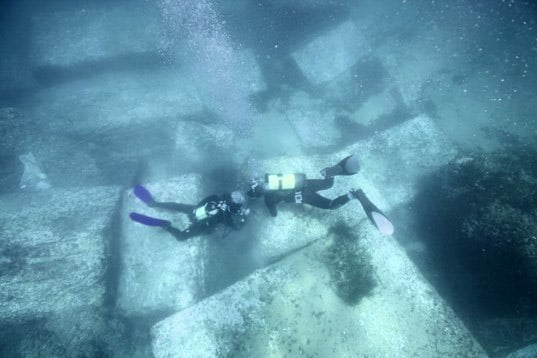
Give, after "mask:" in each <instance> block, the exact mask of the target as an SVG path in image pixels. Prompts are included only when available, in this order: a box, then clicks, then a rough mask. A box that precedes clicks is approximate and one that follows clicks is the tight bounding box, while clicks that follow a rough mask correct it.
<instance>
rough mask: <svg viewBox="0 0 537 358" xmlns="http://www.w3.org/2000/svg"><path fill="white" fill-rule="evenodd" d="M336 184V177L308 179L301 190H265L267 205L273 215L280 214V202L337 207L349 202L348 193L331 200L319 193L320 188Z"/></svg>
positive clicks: (318, 206)
mask: <svg viewBox="0 0 537 358" xmlns="http://www.w3.org/2000/svg"><path fill="white" fill-rule="evenodd" d="M333 185H334V178H333V177H329V178H325V179H306V180H305V182H304V186H303V187H302V189H300V190H274V191H265V193H264V196H265V205H266V206H267V208H268V210H269V211H270V214H271V215H272V216H277V215H278V209H277V208H276V206H277V204H278V203H280V202H282V201H283V202H286V203H297V204H309V205H311V206H315V207H317V208H321V209H337V208H339V207H341V206H343V205H345V204H347V203H348V202H349V200H350V198H349V197H348V196H347V194H344V195H340V196H338V197H337V198H335V199H333V200H331V199H328V198H325V197H324V196H322V195H320V194H318V193H317V192H318V191H319V190H325V189H329V188H331V187H332V186H333Z"/></svg>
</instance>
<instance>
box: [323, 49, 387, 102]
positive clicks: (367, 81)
mask: <svg viewBox="0 0 537 358" xmlns="http://www.w3.org/2000/svg"><path fill="white" fill-rule="evenodd" d="M385 72H386V71H385V69H384V66H383V64H382V62H381V61H380V60H379V59H378V58H376V57H371V56H368V57H365V58H360V59H358V60H357V61H356V62H355V63H354V64H353V65H352V66H350V67H349V68H348V69H347V70H345V71H343V72H342V73H341V74H339V75H338V76H336V77H335V78H334V79H332V80H330V81H328V82H327V83H326V84H324V85H323V86H322V91H323V94H324V98H326V99H327V100H329V101H331V102H332V103H334V104H335V106H336V107H338V108H343V109H346V110H348V111H354V110H356V109H357V108H358V107H359V106H360V105H361V104H362V103H364V102H365V101H366V100H367V99H368V98H369V97H371V96H373V95H375V94H378V93H380V92H382V91H383V90H384V89H385V80H386V74H385Z"/></svg>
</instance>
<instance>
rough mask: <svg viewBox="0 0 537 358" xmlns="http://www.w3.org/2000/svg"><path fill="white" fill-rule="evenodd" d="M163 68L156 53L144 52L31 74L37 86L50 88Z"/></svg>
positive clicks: (42, 70) (50, 66) (36, 71)
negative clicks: (67, 83) (106, 75)
mask: <svg viewBox="0 0 537 358" xmlns="http://www.w3.org/2000/svg"><path fill="white" fill-rule="evenodd" d="M163 66H164V64H163V62H162V59H161V57H160V56H159V54H158V53H154V52H146V53H139V54H125V55H119V56H115V57H110V58H106V59H102V60H94V61H91V60H87V61H84V62H80V63H77V64H73V65H66V66H55V65H49V66H40V67H37V68H35V69H34V70H33V71H32V72H33V77H34V79H35V80H36V82H37V83H38V84H39V85H41V86H43V87H50V86H53V85H57V84H60V83H64V82H70V81H75V80H80V79H86V78H93V77H95V76H96V75H99V74H104V73H111V72H117V71H140V70H152V69H156V68H160V67H163Z"/></svg>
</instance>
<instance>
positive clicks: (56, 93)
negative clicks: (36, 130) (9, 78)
mask: <svg viewBox="0 0 537 358" xmlns="http://www.w3.org/2000/svg"><path fill="white" fill-rule="evenodd" d="M32 100H33V103H34V104H33V105H32V107H31V108H30V109H29V110H28V111H27V112H26V113H25V114H26V115H27V116H28V117H29V118H30V119H31V120H34V121H35V122H37V123H46V126H45V127H46V129H47V130H50V131H53V132H55V133H69V134H71V135H81V136H83V138H81V140H84V141H85V142H91V141H92V140H99V139H102V138H106V137H111V136H114V134H115V132H114V130H118V129H122V130H124V131H128V132H129V133H128V134H130V135H133V133H132V132H133V131H134V130H135V127H134V126H137V125H142V126H143V125H145V126H148V127H149V126H154V127H158V126H162V124H161V123H157V122H159V121H161V120H162V119H170V118H173V119H174V120H177V119H178V118H179V117H181V116H184V115H190V114H193V113H197V112H200V111H202V110H203V107H202V104H201V101H200V100H199V98H198V96H197V91H196V89H195V88H194V87H193V85H192V82H191V81H190V80H188V78H187V76H186V75H185V74H184V73H181V72H178V71H171V70H169V69H162V70H151V71H149V70H143V71H142V70H140V71H136V72H135V73H132V72H114V73H107V74H102V75H100V76H95V77H92V78H90V79H85V80H78V81H73V82H67V83H63V84H61V85H57V86H54V87H51V88H47V89H44V90H42V91H40V92H38V93H36V95H35V97H34V98H33V99H32ZM70 109H71V110H70ZM149 129H151V128H148V130H146V135H147V132H148V131H149ZM119 134H121V133H119Z"/></svg>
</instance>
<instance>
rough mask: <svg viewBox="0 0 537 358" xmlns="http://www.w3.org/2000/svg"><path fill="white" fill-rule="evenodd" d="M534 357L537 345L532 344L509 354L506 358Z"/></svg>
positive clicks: (536, 354) (536, 352)
mask: <svg viewBox="0 0 537 358" xmlns="http://www.w3.org/2000/svg"><path fill="white" fill-rule="evenodd" d="M535 356H537V344H532V345H529V346H527V347H524V348H521V349H519V350H517V351H515V352H511V353H509V354H508V355H507V357H506V358H532V357H535Z"/></svg>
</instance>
